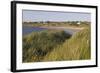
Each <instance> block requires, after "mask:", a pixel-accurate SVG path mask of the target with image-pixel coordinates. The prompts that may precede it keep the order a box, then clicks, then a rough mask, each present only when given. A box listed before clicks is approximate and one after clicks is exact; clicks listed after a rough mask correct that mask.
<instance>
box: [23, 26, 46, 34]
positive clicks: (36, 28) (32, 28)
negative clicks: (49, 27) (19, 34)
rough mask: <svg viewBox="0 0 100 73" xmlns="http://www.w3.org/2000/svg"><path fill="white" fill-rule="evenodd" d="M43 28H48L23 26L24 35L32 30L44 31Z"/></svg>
mask: <svg viewBox="0 0 100 73" xmlns="http://www.w3.org/2000/svg"><path fill="white" fill-rule="evenodd" d="M42 30H46V28H39V27H28V26H23V35H26V34H29V33H31V32H37V31H42Z"/></svg>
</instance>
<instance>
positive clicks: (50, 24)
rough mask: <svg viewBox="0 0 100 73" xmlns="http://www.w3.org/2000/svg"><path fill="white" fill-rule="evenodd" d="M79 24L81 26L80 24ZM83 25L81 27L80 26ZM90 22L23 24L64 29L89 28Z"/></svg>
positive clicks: (25, 23) (24, 23)
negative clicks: (61, 27)
mask: <svg viewBox="0 0 100 73" xmlns="http://www.w3.org/2000/svg"><path fill="white" fill-rule="evenodd" d="M78 23H79V24H78ZM80 24H81V25H80ZM89 24H90V22H86V21H84V22H82V21H67V22H50V21H47V22H42V21H41V22H23V25H24V26H34V27H38V26H39V27H41V26H59V27H60V26H63V27H68V26H70V27H87V26H88V25H89Z"/></svg>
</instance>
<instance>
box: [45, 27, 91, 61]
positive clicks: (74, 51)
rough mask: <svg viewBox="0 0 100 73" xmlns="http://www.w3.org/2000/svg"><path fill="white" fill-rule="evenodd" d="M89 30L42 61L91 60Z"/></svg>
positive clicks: (82, 31) (77, 34) (79, 34)
mask: <svg viewBox="0 0 100 73" xmlns="http://www.w3.org/2000/svg"><path fill="white" fill-rule="evenodd" d="M90 48H91V47H90V29H89V28H86V29H84V30H81V31H80V32H78V33H76V34H75V35H73V36H72V37H71V38H70V39H69V40H66V41H65V42H64V43H63V45H59V46H58V47H56V48H54V49H53V50H52V52H50V53H48V54H47V55H46V56H45V58H44V61H63V60H85V59H90V58H91V49H90Z"/></svg>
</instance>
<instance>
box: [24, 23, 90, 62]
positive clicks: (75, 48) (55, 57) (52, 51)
mask: <svg viewBox="0 0 100 73" xmlns="http://www.w3.org/2000/svg"><path fill="white" fill-rule="evenodd" d="M50 23H51V22H48V23H45V24H43V23H36V24H35V23H34V24H33V23H32V25H28V26H43V25H44V26H55V25H56V26H58V24H57V23H55V25H53V24H50ZM53 23H54V22H53ZM67 23H70V22H67ZM24 24H25V23H24ZM37 24H39V25H37ZM73 24H74V22H73ZM73 24H72V25H71V23H70V25H66V23H65V24H64V22H63V23H59V26H61V25H62V26H64V25H65V26H71V27H84V29H82V30H80V31H79V32H77V33H75V34H74V35H71V34H69V33H67V32H65V31H63V30H43V31H39V32H32V33H30V34H29V35H24V36H23V58H22V59H23V62H24V63H28V62H43V61H64V60H85V59H90V58H91V47H90V38H91V37H90V35H91V34H90V25H89V24H90V23H87V22H81V25H77V24H76V23H75V24H74V25H73ZM25 25H26V24H25Z"/></svg>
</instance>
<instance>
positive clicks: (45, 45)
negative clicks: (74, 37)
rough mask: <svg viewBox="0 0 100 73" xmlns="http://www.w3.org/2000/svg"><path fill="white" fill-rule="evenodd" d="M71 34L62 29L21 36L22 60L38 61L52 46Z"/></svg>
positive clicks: (55, 45)
mask: <svg viewBox="0 0 100 73" xmlns="http://www.w3.org/2000/svg"><path fill="white" fill-rule="evenodd" d="M70 37H71V35H70V34H68V33H65V32H64V31H56V30H45V31H40V32H33V33H31V34H30V35H27V36H24V37H23V62H33V61H34V62H38V61H42V59H43V58H44V57H45V56H46V54H47V53H49V52H51V51H52V50H53V48H54V47H57V45H60V44H62V43H63V42H65V40H66V39H68V38H70Z"/></svg>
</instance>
